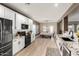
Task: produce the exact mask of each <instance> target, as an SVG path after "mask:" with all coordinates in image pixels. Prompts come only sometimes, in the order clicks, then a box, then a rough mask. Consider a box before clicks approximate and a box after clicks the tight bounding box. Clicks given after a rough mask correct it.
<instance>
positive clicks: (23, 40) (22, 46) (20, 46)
mask: <svg viewBox="0 0 79 59" xmlns="http://www.w3.org/2000/svg"><path fill="white" fill-rule="evenodd" d="M24 38H25V37H21V38H20V44H19V49H20V50H21V49H23V48H24V46H25V39H24Z"/></svg>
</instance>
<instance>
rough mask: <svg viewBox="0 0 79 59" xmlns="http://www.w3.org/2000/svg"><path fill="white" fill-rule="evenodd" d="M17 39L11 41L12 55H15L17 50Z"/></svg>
mask: <svg viewBox="0 0 79 59" xmlns="http://www.w3.org/2000/svg"><path fill="white" fill-rule="evenodd" d="M18 49H19V48H18V41H17V42H13V55H15V54H16V53H17V52H18Z"/></svg>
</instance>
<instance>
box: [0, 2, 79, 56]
mask: <svg viewBox="0 0 79 59" xmlns="http://www.w3.org/2000/svg"><path fill="white" fill-rule="evenodd" d="M16 5H17V6H18V8H21V5H22V7H23V6H24V5H25V6H24V7H23V8H28V9H30V10H31V8H33V7H35V8H37V7H38V6H41V7H39V9H40V8H41V9H42V10H43V11H44V10H45V9H44V8H43V7H45V6H46V8H49V6H53V5H54V3H53V4H50V3H48V4H45V5H44V4H36V5H32V6H30V5H31V4H30V3H23V4H20V3H16V4H11V3H8V4H7V3H0V56H17V55H19V53H20V52H22V51H23V52H22V53H24V50H25V49H26V48H27V49H28V50H27V49H26V50H27V52H29V51H31V52H33V53H34V54H35V55H43V54H42V52H44V55H45V56H48V53H47V55H46V54H45V53H46V52H47V50H48V49H47V48H48V46H50V47H52V46H53V44H55V47H56V49H57V51H59V52H60V53H59V52H58V53H59V54H60V55H55V56H78V55H79V48H78V46H79V42H78V41H79V40H78V39H79V38H78V35H79V32H78V31H79V29H78V28H79V25H78V23H77V22H78V15H79V9H78V8H79V4H76V3H68V4H67V5H66V3H65V4H62V3H61V4H60V5H59V6H61V7H60V8H59V9H57V10H56V9H55V8H57V4H55V7H54V6H53V7H54V8H51V9H52V10H54V11H53V12H54V13H55V15H54V14H53V13H52V14H50V13H51V12H47V11H50V9H47V10H45V12H44V14H43V15H42V14H41V13H42V12H43V11H42V12H41V13H40V12H39V11H40V10H39V9H36V10H38V11H36V10H35V9H34V8H33V11H31V12H30V13H31V14H33V13H34V12H36V16H37V17H38V19H37V20H36V21H35V20H34V19H33V18H32V16H31V17H30V16H29V14H25V13H22V11H27V10H23V8H22V10H19V9H18V8H16ZM12 6H14V7H12ZM29 6H30V7H31V8H30V7H29ZM42 6H43V7H42ZM62 7H63V8H62ZM65 8H67V10H66V9H65ZM60 9H61V10H60ZM17 10H18V11H17ZM55 10H56V11H55ZM28 11H29V10H28ZM59 11H60V12H59ZM62 11H63V12H62ZM65 11H66V12H65ZM32 12H33V13H32ZM37 12H38V13H37ZM46 12H47V13H48V14H45V13H46ZM56 12H59V13H58V14H56ZM64 12H65V13H64ZM63 13H64V15H63V16H62V17H61V18H60V19H59V20H58V19H57V18H58V17H59V15H60V14H63ZM37 14H39V15H41V16H40V17H39V15H37ZM34 15H35V13H34ZM36 16H34V18H36ZM42 16H45V17H47V18H43V17H42ZM52 16H53V17H54V18H55V19H57V20H58V21H57V22H56V20H55V19H53V17H52ZM41 17H42V18H41ZM39 18H40V19H39ZM42 19H44V20H42ZM49 19H53V22H52V20H49ZM38 20H39V22H38ZM72 20H73V21H74V20H76V21H74V22H73V21H72ZM42 21H43V22H45V23H42ZM6 39H7V40H6ZM36 39H37V40H36ZM36 41H38V42H36ZM48 42H49V43H48ZM33 45H35V46H34V47H33ZM36 45H37V46H36ZM43 45H44V46H43ZM32 47H33V48H32ZM36 47H37V48H36ZM41 47H42V48H41ZM44 47H45V48H44ZM53 47H54V46H53ZM32 49H33V50H35V52H38V51H40V50H41V51H40V52H38V53H37V54H36V53H35V52H34V51H32ZM49 50H50V49H49ZM51 50H52V49H51ZM31 52H29V53H26V52H25V53H26V54H29V55H30V54H31V55H33V54H32V53H31ZM54 52H55V53H56V50H55V51H54ZM52 53H53V52H51V53H49V56H50V54H52ZM53 54H54V53H53ZM52 56H53V55H52Z"/></svg>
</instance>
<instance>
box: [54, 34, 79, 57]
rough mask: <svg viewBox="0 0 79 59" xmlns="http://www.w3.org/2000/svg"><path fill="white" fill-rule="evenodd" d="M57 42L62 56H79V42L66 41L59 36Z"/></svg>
mask: <svg viewBox="0 0 79 59" xmlns="http://www.w3.org/2000/svg"><path fill="white" fill-rule="evenodd" d="M55 41H56V44H57V46H58V48H59V51H60V54H61V56H79V42H78V41H65V40H63V39H62V38H61V37H60V36H59V35H56V40H55Z"/></svg>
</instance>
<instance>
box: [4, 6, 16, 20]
mask: <svg viewBox="0 0 79 59" xmlns="http://www.w3.org/2000/svg"><path fill="white" fill-rule="evenodd" d="M4 17H5V18H6V19H10V20H14V17H15V12H14V11H12V10H11V9H9V8H6V7H5V9H4Z"/></svg>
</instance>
